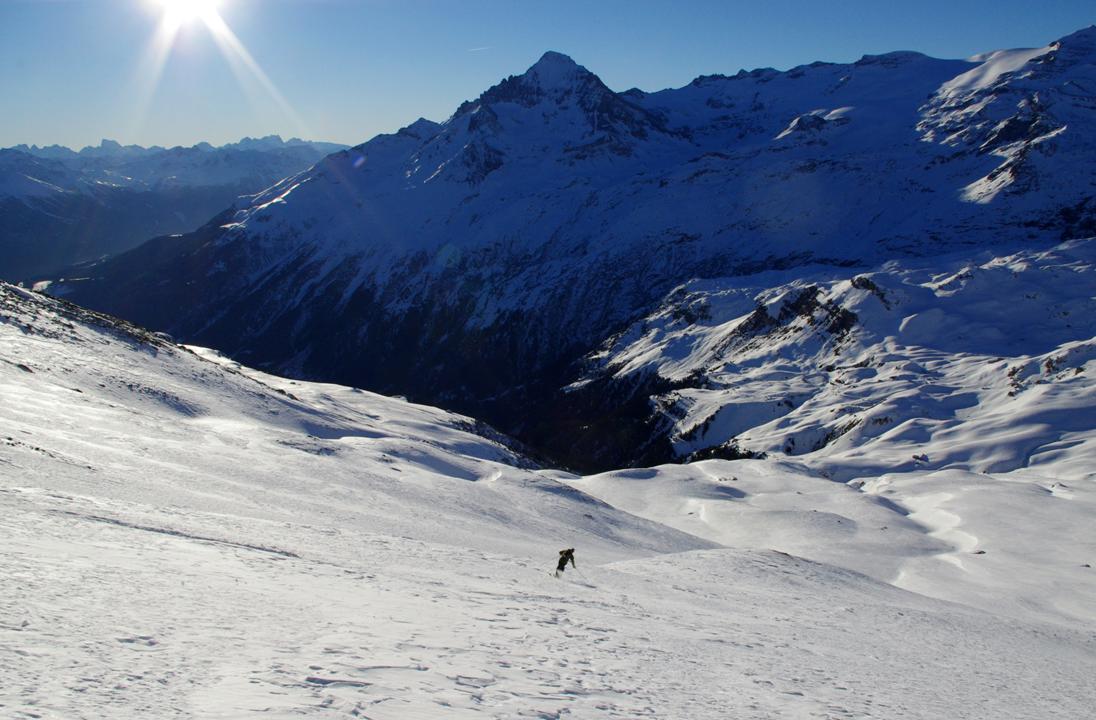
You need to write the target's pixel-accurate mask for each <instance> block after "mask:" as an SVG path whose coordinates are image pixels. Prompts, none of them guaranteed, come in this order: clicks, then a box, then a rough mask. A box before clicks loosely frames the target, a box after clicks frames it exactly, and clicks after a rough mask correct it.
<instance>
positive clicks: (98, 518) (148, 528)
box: [48, 510, 301, 560]
mask: <svg viewBox="0 0 1096 720" xmlns="http://www.w3.org/2000/svg"><path fill="white" fill-rule="evenodd" d="M48 512H52V513H56V514H58V515H68V516H70V517H75V518H79V519H81V520H90V521H92V522H101V523H107V524H109V525H117V526H119V527H124V528H130V529H132V530H143V531H145V532H153V533H159V534H161V535H171V536H173V537H180V538H186V539H188V540H197V541H199V542H207V543H213V544H216V545H228V546H231V547H236V548H241V549H244V550H255V551H256V552H264V553H270V554H272V555H280V556H282V557H287V558H294V559H297V560H299V559H300V557H301V556H300V555H298V554H297V553H295V552H291V551H289V550H280V549H278V548H271V547H265V546H263V545H251V544H249V543H241V542H233V541H232V540H223V539H221V538H215V537H209V536H207V535H193V534H191V533H187V532H183V531H182V530H172V529H171V528H159V527H153V526H152V525H139V524H137V523H131V522H127V521H125V520H119V519H117V518H111V517H105V516H103V515H89V514H86V513H78V512H74V511H72V510H49V511H48Z"/></svg>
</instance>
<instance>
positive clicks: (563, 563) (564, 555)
mask: <svg viewBox="0 0 1096 720" xmlns="http://www.w3.org/2000/svg"><path fill="white" fill-rule="evenodd" d="M568 560H570V561H571V567H573V568H575V569H578V566H577V565H575V549H574V548H567V549H566V550H560V551H559V565H557V566H556V577H559V574H560V573H561V572H563V570H564V569H565V568H566V567H567V561H568Z"/></svg>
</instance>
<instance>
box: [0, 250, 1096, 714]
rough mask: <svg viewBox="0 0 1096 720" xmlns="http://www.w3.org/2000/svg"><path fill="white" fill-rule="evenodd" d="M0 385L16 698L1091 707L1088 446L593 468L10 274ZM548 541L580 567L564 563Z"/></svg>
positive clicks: (32, 703) (699, 710)
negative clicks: (847, 465)
mask: <svg viewBox="0 0 1096 720" xmlns="http://www.w3.org/2000/svg"><path fill="white" fill-rule="evenodd" d="M1070 252H1073V253H1074V256H1070V255H1069V253H1068V252H1066V250H1059V251H1058V255H1057V258H1058V260H1057V261H1056V263H1055V264H1057V265H1058V266H1059V267H1060V268H1062V272H1065V270H1066V269H1068V268H1070V267H1073V268H1077V267H1079V260H1078V258H1077V257H1076V255H1077V254H1078V253H1079V252H1080V251H1079V250H1077V249H1076V248H1073V249H1072V250H1071V251H1070ZM1071 257H1072V259H1071ZM1048 258H1049V255H1048V256H1047V258H1044V260H1046V259H1048ZM1023 263H1024V260H1021V259H1014V260H1013V261H1010V264H1008V265H1007V266H1006V267H1007V269H1008V271H1010V272H1011V271H1015V270H1017V269H1018V268H1019V267H1020V265H1022V264H1023ZM911 272H912V271H911ZM873 277H878V275H873ZM971 280H972V279H971V278H967V279H966V280H965V281H966V282H970V281H971ZM937 282H938V283H939V287H940V288H944V289H943V290H940V291H941V292H948V291H951V290H949V288H950V289H954V287H955V286H957V285H959V284H962V282H964V279H962V278H959V279H956V278H950V279H949V278H938V279H937ZM1057 282H1058V283H1062V282H1064V276H1058V277H1057ZM869 292H870V290H869ZM911 292H912V291H911ZM774 301H775V298H774ZM888 302H890V300H888ZM821 306H824V303H822V305H821ZM797 307H806V305H804V304H803V303H802V302H800V303H799V304H798V305H797ZM779 315H780V314H779V313H776V316H777V317H779ZM1060 331H1061V328H1059V329H1058V330H1056V331H1051V332H1048V335H1047V337H1048V339H1050V340H1052V341H1053V340H1055V339H1056V337H1057V336H1056V335H1055V334H1054V333H1055V332H1060ZM1063 362H1068V361H1063ZM1024 367H1025V369H1022V370H1021V371H1019V372H1018V373H1017V374H1016V378H1015V380H1016V382H1017V383H1020V384H1023V383H1026V382H1034V377H1033V376H1032V375H1031V374H1030V373H1029V370H1030V368H1028V367H1027V366H1024ZM1063 367H1064V365H1063ZM0 398H3V402H0V545H2V547H3V553H2V554H0V587H3V588H4V592H3V593H0V711H2V713H0V714H4V715H5V716H7V715H11V716H12V717H96V718H132V717H136V716H146V715H154V716H156V717H162V718H176V717H177V718H217V717H222V718H223V717H231V718H245V717H251V716H262V717H266V718H271V717H274V718H289V717H299V716H301V715H310V716H315V717H321V718H336V717H348V716H349V717H370V718H376V719H378V720H383V719H393V720H395V719H403V718H409V717H447V718H448V717H453V718H479V717H495V718H515V717H540V718H544V717H564V716H573V717H583V718H639V717H657V718H671V719H678V718H679V719H681V720H685V719H688V720H698V719H702V718H713V719H714V718H720V719H723V718H727V717H736V718H756V719H757V720H761V719H762V718H772V717H815V716H817V717H830V718H862V717H868V716H883V717H888V718H923V719H925V720H928V719H930V718H938V717H943V716H947V717H969V718H1003V717H1007V718H1010V719H1015V720H1027V719H1031V720H1036V719H1038V720H1043V719H1044V718H1047V717H1056V716H1059V717H1068V718H1080V717H1085V715H1086V713H1088V711H1089V709H1090V708H1091V707H1092V706H1093V705H1094V704H1096V694H1094V690H1093V686H1092V683H1091V681H1090V680H1091V677H1092V676H1093V673H1094V672H1096V645H1094V641H1093V633H1092V629H1093V627H1094V623H1096V618H1094V617H1093V615H1092V608H1094V607H1096V602H1093V599H1094V598H1096V587H1094V585H1096V579H1094V576H1093V571H1092V569H1091V568H1090V567H1087V565H1089V564H1090V563H1091V560H1092V558H1093V553H1094V552H1096V548H1094V547H1093V544H1092V542H1093V541H1092V537H1091V534H1090V533H1086V532H1085V530H1086V529H1087V528H1088V527H1089V526H1090V519H1091V517H1092V508H1093V502H1094V500H1096V497H1094V493H1093V491H1092V487H1091V478H1090V477H1075V475H1074V474H1073V473H1074V470H1073V467H1074V466H1072V465H1071V464H1070V463H1069V462H1063V461H1064V460H1065V459H1066V458H1068V457H1069V456H1070V455H1072V454H1074V453H1078V452H1082V453H1083V452H1084V451H1083V449H1082V450H1077V449H1076V448H1072V449H1071V448H1070V447H1067V446H1065V445H1062V446H1060V447H1059V448H1058V450H1057V453H1058V455H1057V457H1056V458H1049V457H1048V458H1047V460H1048V463H1052V465H1047V466H1046V467H1045V468H1044V469H1045V470H1046V471H1047V472H1050V471H1051V470H1052V469H1053V471H1055V472H1058V471H1060V473H1061V475H1062V477H1063V478H1066V479H1064V480H1062V481H1058V482H1054V483H1051V482H1047V481H1046V480H1044V479H1042V478H1040V477H1039V476H1037V475H1034V474H1032V475H1018V474H1015V473H1013V474H1010V475H1009V476H1002V477H994V478H990V477H987V476H985V475H974V474H971V473H959V472H954V471H943V472H939V473H934V474H927V475H918V474H916V473H894V474H888V475H884V476H880V477H872V478H863V479H862V480H861V481H858V482H853V483H850V484H843V483H838V482H833V481H831V480H829V479H826V478H825V477H822V476H820V475H819V474H817V473H816V472H814V471H812V470H811V469H810V468H809V467H807V466H806V465H804V464H802V463H799V462H793V461H773V460H766V461H761V460H754V461H741V460H740V461H734V462H728V461H723V460H709V461H705V462H702V463H695V464H692V465H685V466H663V467H658V468H650V469H644V470H635V469H632V470H624V471H619V472H615V473H611V474H608V475H601V476H594V477H590V478H579V477H575V476H572V475H568V474H566V473H562V472H558V471H551V470H538V469H536V468H535V466H533V464H532V463H531V462H530V461H528V460H527V459H525V458H523V457H522V456H520V455H519V454H517V453H516V452H515V451H514V450H512V449H510V448H509V447H507V446H506V445H505V444H502V443H500V442H499V438H498V436H497V435H495V434H492V433H489V432H486V431H484V430H482V428H481V431H480V432H479V433H473V432H471V431H470V430H472V429H474V428H475V427H476V424H475V423H474V422H472V421H471V420H470V419H468V418H465V417H461V416H457V415H453V414H451V413H448V412H444V411H441V410H437V409H434V408H429V407H425V406H421V405H412V404H409V403H406V402H404V401H402V400H400V399H396V398H389V397H383V396H380V395H375V394H372V393H367V392H362V391H359V390H355V389H353V388H349V387H340V386H335V385H321V384H313V383H306V382H298V381H293V380H286V379H282V378H277V377H275V376H272V375H268V374H265V373H261V372H258V371H255V370H252V369H249V368H247V367H244V366H241V365H239V364H237V363H235V362H233V361H231V360H228V359H226V358H224V357H223V356H220V355H218V354H217V353H214V352H212V351H208V350H202V349H199V348H190V349H188V348H186V347H183V346H179V345H176V344H174V343H173V342H172V341H171V340H170V338H168V337H166V336H163V335H159V334H154V333H151V332H149V331H147V330H144V329H142V328H140V327H137V326H134V325H130V324H128V323H126V322H124V321H121V320H118V319H116V318H112V317H109V316H105V315H100V314H97V313H94V312H90V311H87V310H84V309H82V308H79V307H77V306H73V305H70V304H67V303H64V302H62V301H58V300H55V299H51V298H47V297H45V296H42V295H38V294H36V293H32V292H29V291H27V290H24V289H21V288H15V287H12V286H10V285H4V284H0ZM485 435H491V436H492V437H494V438H495V439H492V438H491V437H485ZM925 452H927V453H935V452H936V448H935V446H927V447H926V448H925ZM802 459H803V458H797V459H796V460H802ZM1067 476H1068V477H1067ZM641 516H646V517H647V518H649V519H646V520H645V519H641ZM561 547H575V548H576V557H577V567H574V568H568V569H567V571H566V572H565V573H564V574H563V576H562V577H561V578H554V577H552V576H551V574H550V572H549V570H550V569H551V568H553V567H554V564H555V555H556V550H557V549H558V548H561ZM892 583H893V584H892ZM1036 585H1038V587H1039V588H1040V591H1039V592H1035V588H1036ZM940 597H943V598H947V599H948V600H951V601H952V602H946V601H942V600H940V599H934V598H940ZM956 602H959V603H963V604H956Z"/></svg>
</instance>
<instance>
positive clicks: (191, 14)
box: [156, 0, 220, 27]
mask: <svg viewBox="0 0 1096 720" xmlns="http://www.w3.org/2000/svg"><path fill="white" fill-rule="evenodd" d="M156 4H158V5H159V6H160V7H161V8H162V9H163V12H164V22H165V23H167V24H168V25H173V26H176V27H178V26H180V25H186V24H189V23H192V22H194V21H196V20H201V21H203V22H205V23H206V24H207V25H208V24H209V23H210V22H211V21H212V20H214V19H217V18H219V17H220V15H219V13H218V12H217V8H218V6H219V5H220V2H218V0H156Z"/></svg>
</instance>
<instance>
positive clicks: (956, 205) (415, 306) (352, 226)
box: [53, 28, 1096, 467]
mask: <svg viewBox="0 0 1096 720" xmlns="http://www.w3.org/2000/svg"><path fill="white" fill-rule="evenodd" d="M1094 62H1096V28H1089V29H1086V30H1082V31H1080V32H1078V33H1075V34H1074V35H1071V36H1068V37H1066V38H1063V39H1061V40H1060V41H1057V42H1055V43H1052V44H1050V45H1048V46H1046V47H1044V48H1042V49H1039V50H1035V51H1023V52H1011V51H1010V52H1006V53H996V54H990V55H987V56H985V57H979V58H974V59H972V60H938V59H933V58H929V57H926V56H923V55H919V54H917V53H908V52H899V53H890V54H886V55H880V56H867V57H864V58H862V59H861V60H860V61H858V62H856V63H852V64H842V65H838V64H829V63H814V64H811V65H808V66H803V67H799V68H794V69H792V70H789V71H786V72H778V71H775V70H767V69H763V70H756V71H751V72H743V73H740V74H738V75H736V76H731V77H726V76H705V77H702V78H698V79H697V80H695V81H694V82H693V83H691V84H690V85H688V86H686V87H683V88H679V89H673V90H665V91H661V92H655V93H644V92H641V91H628V92H625V93H615V92H613V91H612V90H610V89H609V88H607V87H606V86H605V85H604V84H603V83H602V82H601V81H600V80H599V79H598V78H597V76H596V75H594V74H593V73H591V72H589V71H588V70H587V69H585V68H583V67H581V66H580V65H578V64H576V63H574V62H573V61H572V60H571V59H569V58H567V57H566V56H563V55H560V54H558V53H547V54H545V55H544V57H543V58H541V59H540V61H538V62H537V63H536V64H534V65H533V66H532V67H530V68H529V69H528V70H527V71H526V72H525V73H524V74H522V75H518V76H512V77H510V78H507V79H506V80H504V81H502V82H501V83H499V84H498V85H496V86H495V87H493V88H490V89H489V90H487V91H486V92H484V93H483V94H482V95H481V96H480V97H479V98H477V99H475V100H472V101H469V102H466V103H464V104H463V105H461V106H460V107H459V108H458V109H457V110H456V112H455V113H454V114H453V115H452V116H451V117H450V118H448V119H447V120H446V121H445V122H443V123H434V122H430V121H428V120H420V121H417V122H415V123H413V124H411V125H409V126H408V127H406V128H404V129H403V130H401V131H400V132H398V133H396V134H393V135H383V136H379V137H376V138H374V139H372V140H370V141H369V142H367V143H364V144H362V145H360V146H358V147H355V148H352V149H349V150H346V151H344V152H341V153H336V154H333V155H331V156H329V157H328V158H326V159H325V160H324V161H323V162H321V163H319V164H317V165H316V166H315V167H314V168H312V169H310V170H309V171H307V172H304V173H301V174H299V175H297V176H294V177H292V178H287V179H286V180H285V181H283V182H282V183H279V184H278V185H276V186H274V187H272V188H271V189H270V190H268V191H267V192H265V193H263V194H261V195H259V196H257V197H255V198H253V199H251V200H248V201H245V202H242V203H240V204H238V205H237V206H236V207H234V208H233V209H232V211H230V213H227V214H225V215H223V216H221V217H219V218H217V219H216V220H215V221H214V222H213V223H211V224H210V225H208V226H206V227H204V228H202V229H200V230H199V231H197V232H195V233H193V234H191V235H187V236H183V237H180V238H176V239H171V240H160V241H157V242H155V243H153V244H150V245H147V246H145V247H142V248H138V249H137V250H135V251H134V252H133V253H131V254H129V255H127V256H124V257H119V258H117V259H115V260H114V261H111V262H108V263H105V264H102V265H100V266H97V267H96V268H95V269H94V270H92V271H90V272H88V273H86V277H85V274H84V273H81V279H80V280H79V281H70V282H68V283H65V284H61V285H55V286H54V289H53V291H54V292H57V293H62V294H64V293H67V296H68V297H71V298H72V299H74V300H76V301H78V302H81V303H84V304H87V305H89V306H92V307H97V308H100V309H104V310H107V311H110V312H113V313H115V314H119V315H122V316H124V317H128V318H131V319H134V320H137V321H139V322H141V323H143V324H145V325H148V326H150V327H157V328H161V329H165V330H168V331H171V332H173V333H175V334H177V335H179V336H180V337H183V338H186V339H187V340H188V341H193V342H196V343H199V344H203V345H209V346H212V347H217V348H219V349H221V350H222V351H224V352H226V353H227V354H229V355H231V356H233V357H237V358H238V359H241V360H243V361H246V362H248V363H250V364H253V365H257V366H261V367H265V368H272V369H277V370H278V371H279V372H282V373H287V374H291V375H295V376H298V377H307V378H313V379H325V380H332V381H338V382H345V383H349V384H356V385H362V386H366V387H370V388H373V389H378V390H383V391H386V392H399V393H401V394H406V395H408V396H410V397H413V398H415V399H419V400H428V401H430V402H432V403H436V404H444V405H446V406H447V407H453V408H457V409H460V410H462V411H465V412H472V413H474V414H477V416H482V417H485V418H486V419H488V420H490V421H491V422H493V423H495V424H497V425H499V426H500V427H502V428H504V429H505V430H507V431H508V432H511V433H513V434H516V435H518V436H520V437H522V438H523V439H525V440H527V441H530V442H532V443H535V444H536V445H537V446H538V447H541V448H542V449H545V450H547V451H548V452H550V453H552V454H553V455H554V456H555V457H558V458H562V459H564V460H565V461H567V462H573V463H582V462H585V461H584V460H583V458H584V457H587V456H588V454H587V453H578V454H576V455H575V456H574V457H572V456H570V455H568V450H567V448H568V447H569V446H570V445H571V444H572V442H573V439H572V438H571V437H569V436H568V435H567V434H562V435H561V434H553V431H552V430H551V429H547V430H546V429H544V428H540V427H535V424H536V423H535V421H532V420H530V418H528V417H527V416H526V414H525V413H524V412H523V411H522V408H524V407H526V406H527V405H529V404H546V405H550V406H552V407H553V408H556V410H558V412H559V414H561V415H572V414H573V413H571V412H570V411H569V410H566V409H559V408H558V407H557V406H558V405H559V403H560V402H563V401H561V398H560V395H559V394H558V390H559V388H560V387H562V386H563V385H566V384H568V383H570V382H572V381H574V380H575V379H576V378H575V374H574V363H575V362H576V361H578V360H579V359H580V358H581V357H583V356H584V355H585V354H586V353H587V352H589V351H590V350H591V349H593V348H595V347H597V346H598V345H600V344H601V343H602V342H603V341H604V340H605V339H606V337H607V336H609V335H611V334H612V333H614V332H616V331H618V330H620V329H621V327H623V326H625V325H627V324H628V323H630V322H632V321H634V320H635V319H636V318H637V317H640V316H642V315H644V314H646V313H648V312H650V311H651V309H652V308H653V307H654V306H655V305H656V304H657V303H658V301H659V300H660V299H661V298H663V297H664V296H665V295H666V293H667V292H669V291H670V290H672V289H673V288H674V287H676V286H678V285H680V284H681V283H682V282H685V281H687V280H690V279H693V278H698V277H699V278H718V277H726V276H733V275H741V274H750V273H756V272H757V271H759V270H763V269H780V268H794V267H801V266H805V265H809V264H812V263H813V264H824V265H829V266H835V267H847V266H853V265H856V266H865V267H870V266H873V265H877V264H880V263H883V262H886V261H887V260H890V259H894V258H909V257H934V256H936V255H939V254H944V253H950V252H956V251H958V250H961V249H963V248H972V247H973V248H986V247H992V248H1000V249H1013V248H1020V247H1033V246H1040V247H1045V246H1047V245H1049V244H1052V243H1055V242H1058V241H1060V240H1062V239H1063V237H1064V238H1067V239H1068V238H1073V237H1083V236H1087V235H1091V234H1092V228H1093V227H1096V225H1094V219H1093V214H1092V213H1093V208H1094V207H1096V205H1094V201H1093V197H1094V194H1096V185H1094V181H1093V178H1092V176H1091V173H1089V172H1088V171H1087V168H1088V167H1090V166H1091V164H1092V162H1093V161H1094V160H1096V144H1094V141H1096V118H1094V116H1093V108H1094V107H1096V95H1094V94H1093V93H1094V91H1093V89H1092V88H1093V87H1094V85H1093V84H1092V73H1093V67H1094ZM556 410H553V412H555V411H556ZM588 420H589V419H588V418H587V419H586V420H584V421H583V422H581V423H579V425H589V424H590V423H589V422H588ZM611 465H612V463H611V462H607V463H603V464H601V465H600V467H607V466H611ZM588 466H589V465H588Z"/></svg>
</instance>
